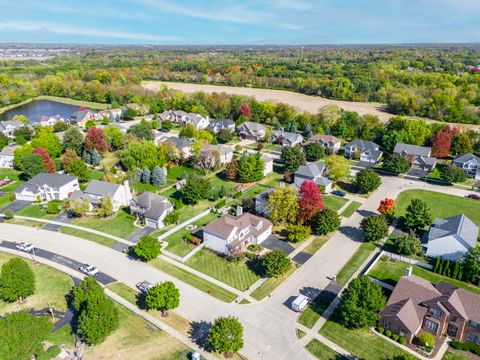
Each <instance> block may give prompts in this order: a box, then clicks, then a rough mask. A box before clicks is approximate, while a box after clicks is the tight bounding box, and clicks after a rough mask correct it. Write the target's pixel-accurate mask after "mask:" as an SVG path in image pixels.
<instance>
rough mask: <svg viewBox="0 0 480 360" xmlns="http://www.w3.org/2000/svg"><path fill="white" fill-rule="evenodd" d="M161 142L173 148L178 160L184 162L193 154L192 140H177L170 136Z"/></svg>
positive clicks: (177, 138)
mask: <svg viewBox="0 0 480 360" xmlns="http://www.w3.org/2000/svg"><path fill="white" fill-rule="evenodd" d="M162 142H164V143H166V144H170V145H171V146H172V147H174V148H175V152H176V155H177V157H178V158H179V159H182V160H185V159H188V158H190V157H191V156H192V155H193V153H192V144H193V140H192V139H186V138H179V137H176V136H171V137H169V138H166V139H165V140H163V141H162Z"/></svg>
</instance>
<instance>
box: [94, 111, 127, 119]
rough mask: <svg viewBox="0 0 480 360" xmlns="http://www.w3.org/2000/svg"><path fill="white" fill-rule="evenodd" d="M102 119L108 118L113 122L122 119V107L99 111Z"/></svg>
mask: <svg viewBox="0 0 480 360" xmlns="http://www.w3.org/2000/svg"><path fill="white" fill-rule="evenodd" d="M98 113H99V114H100V116H101V117H102V119H108V120H110V121H111V122H117V121H120V119H121V118H122V109H108V110H102V111H99V112H98Z"/></svg>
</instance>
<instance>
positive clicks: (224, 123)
mask: <svg viewBox="0 0 480 360" xmlns="http://www.w3.org/2000/svg"><path fill="white" fill-rule="evenodd" d="M232 125H233V126H235V122H234V121H233V120H230V119H224V120H213V121H210V124H208V127H209V128H210V129H213V128H217V127H218V128H219V129H221V130H224V129H228V128H229V127H230V126H232Z"/></svg>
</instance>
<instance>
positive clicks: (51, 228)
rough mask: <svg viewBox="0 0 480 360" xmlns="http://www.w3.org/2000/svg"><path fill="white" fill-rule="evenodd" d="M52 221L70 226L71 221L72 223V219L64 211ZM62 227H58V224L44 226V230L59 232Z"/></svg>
mask: <svg viewBox="0 0 480 360" xmlns="http://www.w3.org/2000/svg"><path fill="white" fill-rule="evenodd" d="M52 220H53V221H59V222H62V223H64V224H68V223H69V222H70V221H72V218H71V217H69V216H68V212H67V211H63V212H61V213H60V214H58V215H57V216H55V217H54V218H53V219H52ZM60 227H61V225H57V224H45V225H44V226H43V229H44V230H49V231H58V229H59V228H60Z"/></svg>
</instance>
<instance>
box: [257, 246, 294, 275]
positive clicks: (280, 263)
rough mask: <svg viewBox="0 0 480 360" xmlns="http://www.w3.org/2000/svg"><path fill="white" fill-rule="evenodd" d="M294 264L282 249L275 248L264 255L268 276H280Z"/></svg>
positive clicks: (263, 262) (263, 261) (264, 268)
mask: <svg viewBox="0 0 480 360" xmlns="http://www.w3.org/2000/svg"><path fill="white" fill-rule="evenodd" d="M291 266H292V261H291V260H290V258H289V257H288V255H287V254H285V253H284V252H283V251H282V250H278V249H274V250H272V251H269V252H267V253H266V254H265V255H264V256H263V257H262V267H263V270H264V271H265V274H266V275H267V276H268V277H279V276H280V275H283V274H285V273H286V272H287V271H288V270H289V269H290V267H291Z"/></svg>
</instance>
